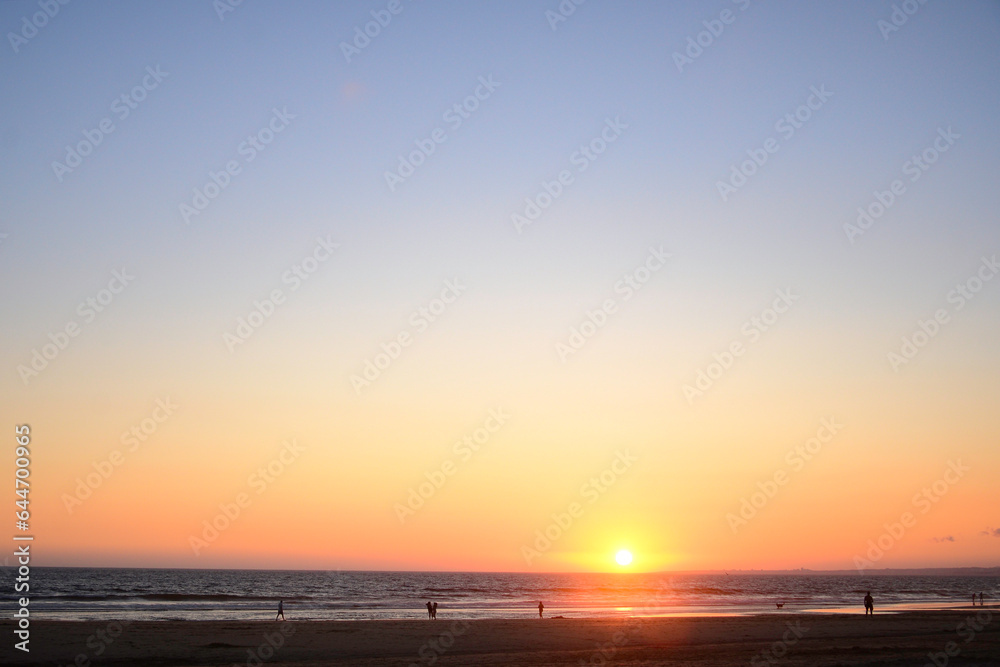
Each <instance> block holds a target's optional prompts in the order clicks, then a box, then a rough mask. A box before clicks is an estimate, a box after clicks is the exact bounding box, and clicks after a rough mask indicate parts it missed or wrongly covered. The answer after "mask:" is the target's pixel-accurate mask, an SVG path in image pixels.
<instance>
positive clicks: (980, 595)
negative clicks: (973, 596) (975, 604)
mask: <svg viewBox="0 0 1000 667" xmlns="http://www.w3.org/2000/svg"><path fill="white" fill-rule="evenodd" d="M979 606H980V607H982V606H983V594H982V593H980V594H979Z"/></svg>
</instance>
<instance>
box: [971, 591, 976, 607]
mask: <svg viewBox="0 0 1000 667" xmlns="http://www.w3.org/2000/svg"><path fill="white" fill-rule="evenodd" d="M972 606H973V607H975V606H976V594H975V593H973V594H972Z"/></svg>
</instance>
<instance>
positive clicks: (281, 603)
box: [274, 600, 285, 621]
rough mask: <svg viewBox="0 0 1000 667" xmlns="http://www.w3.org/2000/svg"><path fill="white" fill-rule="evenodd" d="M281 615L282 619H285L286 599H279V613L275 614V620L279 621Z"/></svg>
mask: <svg viewBox="0 0 1000 667" xmlns="http://www.w3.org/2000/svg"><path fill="white" fill-rule="evenodd" d="M279 616H280V617H281V620H285V601H284V600H278V613H277V614H275V615H274V620H276V621H277V620H278V617H279Z"/></svg>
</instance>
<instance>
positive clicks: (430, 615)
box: [427, 600, 434, 618]
mask: <svg viewBox="0 0 1000 667" xmlns="http://www.w3.org/2000/svg"><path fill="white" fill-rule="evenodd" d="M427 618H434V607H432V606H431V601H430V600H428V601H427Z"/></svg>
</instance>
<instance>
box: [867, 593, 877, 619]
mask: <svg viewBox="0 0 1000 667" xmlns="http://www.w3.org/2000/svg"><path fill="white" fill-rule="evenodd" d="M874 613H875V600H874V599H873V598H872V592H871V591H868V593H867V594H865V616H867V615H868V614H874Z"/></svg>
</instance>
